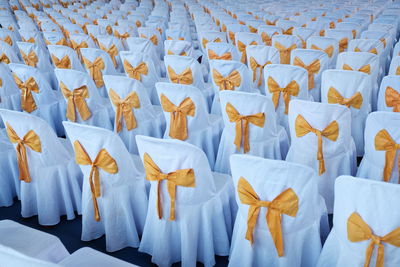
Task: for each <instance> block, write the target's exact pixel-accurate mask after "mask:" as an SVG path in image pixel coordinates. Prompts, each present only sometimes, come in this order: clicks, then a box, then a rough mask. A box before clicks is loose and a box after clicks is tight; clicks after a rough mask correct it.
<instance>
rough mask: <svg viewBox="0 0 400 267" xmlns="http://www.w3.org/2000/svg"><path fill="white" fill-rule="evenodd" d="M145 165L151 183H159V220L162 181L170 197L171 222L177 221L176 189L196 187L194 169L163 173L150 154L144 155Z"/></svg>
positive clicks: (159, 215)
mask: <svg viewBox="0 0 400 267" xmlns="http://www.w3.org/2000/svg"><path fill="white" fill-rule="evenodd" d="M143 165H144V169H145V173H146V179H147V180H149V181H157V183H158V185H157V213H158V218H159V219H161V218H162V217H163V215H162V213H163V212H162V203H161V181H166V182H167V188H168V194H169V197H170V205H171V208H170V215H169V219H170V220H172V221H173V220H175V199H176V187H177V186H183V187H195V186H196V184H195V175H194V170H193V169H179V170H176V171H174V172H170V173H163V172H161V170H160V168H159V167H158V166H157V165H156V163H155V162H154V161H153V159H152V158H151V157H150V155H149V154H147V153H144V155H143Z"/></svg>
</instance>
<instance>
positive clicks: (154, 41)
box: [140, 34, 158, 46]
mask: <svg viewBox="0 0 400 267" xmlns="http://www.w3.org/2000/svg"><path fill="white" fill-rule="evenodd" d="M140 37H142V38H145V39H149V40H150V41H151V42H152V43H153V44H154V45H155V46H157V45H158V39H157V35H152V36H151V37H150V38H147V36H146V35H144V34H141V35H140Z"/></svg>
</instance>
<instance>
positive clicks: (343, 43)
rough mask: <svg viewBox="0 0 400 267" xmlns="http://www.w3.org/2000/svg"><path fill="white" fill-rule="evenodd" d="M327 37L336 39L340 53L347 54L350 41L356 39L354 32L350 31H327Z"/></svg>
mask: <svg viewBox="0 0 400 267" xmlns="http://www.w3.org/2000/svg"><path fill="white" fill-rule="evenodd" d="M325 36H326V37H330V38H334V39H336V41H337V42H338V44H339V53H341V52H346V51H347V48H348V46H349V42H350V40H352V39H354V38H353V32H352V30H349V29H341V30H336V29H329V30H326V31H325Z"/></svg>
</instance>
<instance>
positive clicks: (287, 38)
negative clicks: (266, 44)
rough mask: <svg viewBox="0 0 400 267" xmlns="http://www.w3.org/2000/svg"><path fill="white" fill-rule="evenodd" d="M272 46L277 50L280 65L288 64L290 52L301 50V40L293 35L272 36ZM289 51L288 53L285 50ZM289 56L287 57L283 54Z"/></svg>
mask: <svg viewBox="0 0 400 267" xmlns="http://www.w3.org/2000/svg"><path fill="white" fill-rule="evenodd" d="M272 46H273V47H275V48H276V49H278V51H279V53H280V64H290V57H291V51H292V50H293V49H296V48H301V47H302V44H301V40H300V38H299V37H297V36H293V35H286V34H283V35H274V36H273V37H272ZM287 49H289V51H288V52H286V50H287ZM286 53H287V54H289V56H288V57H286V56H285V54H286Z"/></svg>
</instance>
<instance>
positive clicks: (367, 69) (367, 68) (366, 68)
mask: <svg viewBox="0 0 400 267" xmlns="http://www.w3.org/2000/svg"><path fill="white" fill-rule="evenodd" d="M342 68H343V69H344V70H353V68H352V67H350V65H348V64H343V67H342ZM355 71H360V72H364V73H366V74H371V65H370V64H367V65H364V66H362V67H361V68H359V69H358V70H355Z"/></svg>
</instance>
